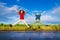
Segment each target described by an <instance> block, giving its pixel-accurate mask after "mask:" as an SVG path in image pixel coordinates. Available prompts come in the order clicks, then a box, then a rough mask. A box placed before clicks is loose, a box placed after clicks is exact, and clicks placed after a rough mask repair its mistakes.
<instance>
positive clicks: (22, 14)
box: [19, 12, 25, 20]
mask: <svg viewBox="0 0 60 40" xmlns="http://www.w3.org/2000/svg"><path fill="white" fill-rule="evenodd" d="M19 15H20V19H22V20H24V15H25V13H20V12H19Z"/></svg>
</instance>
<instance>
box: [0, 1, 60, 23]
mask: <svg viewBox="0 0 60 40" xmlns="http://www.w3.org/2000/svg"><path fill="white" fill-rule="evenodd" d="M15 8H17V9H18V10H20V9H24V10H25V11H26V12H27V14H26V15H25V21H26V22H27V23H28V24H29V23H33V22H35V18H36V17H35V16H33V15H35V14H36V13H35V12H39V13H40V14H42V13H43V12H44V11H45V13H44V14H43V15H42V16H41V20H40V21H41V22H42V23H44V24H60V0H0V23H5V24H14V23H16V22H17V21H18V20H19V15H18V14H17V12H16V10H15ZM32 14H33V15H32Z"/></svg>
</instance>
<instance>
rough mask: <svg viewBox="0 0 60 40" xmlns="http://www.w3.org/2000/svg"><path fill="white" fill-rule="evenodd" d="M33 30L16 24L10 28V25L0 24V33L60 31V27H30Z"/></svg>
mask: <svg viewBox="0 0 60 40" xmlns="http://www.w3.org/2000/svg"><path fill="white" fill-rule="evenodd" d="M30 26H31V28H29V29H28V27H27V26H26V25H24V24H16V25H14V26H13V27H10V25H9V24H0V31H60V25H48V26H46V25H32V24H31V25H30Z"/></svg>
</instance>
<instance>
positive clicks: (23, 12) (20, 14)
mask: <svg viewBox="0 0 60 40" xmlns="http://www.w3.org/2000/svg"><path fill="white" fill-rule="evenodd" d="M15 10H16V12H17V13H18V14H19V16H20V20H19V21H17V22H16V23H15V24H17V23H19V22H20V21H22V22H24V24H25V25H26V26H27V27H28V28H29V25H28V24H27V23H26V21H25V20H24V16H25V14H26V13H25V11H24V10H20V11H18V10H17V9H15ZM15 24H14V25H15Z"/></svg>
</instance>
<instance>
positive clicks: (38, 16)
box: [35, 13, 41, 22]
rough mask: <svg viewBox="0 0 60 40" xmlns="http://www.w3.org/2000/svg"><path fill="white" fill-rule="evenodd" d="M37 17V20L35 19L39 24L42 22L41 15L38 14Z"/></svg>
mask: <svg viewBox="0 0 60 40" xmlns="http://www.w3.org/2000/svg"><path fill="white" fill-rule="evenodd" d="M35 16H36V19H35V20H36V21H37V22H39V21H40V17H41V14H39V13H37V14H36V15H35Z"/></svg>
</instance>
